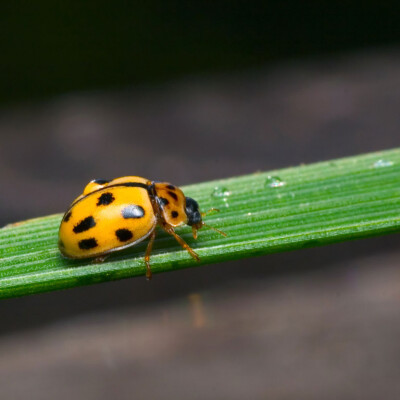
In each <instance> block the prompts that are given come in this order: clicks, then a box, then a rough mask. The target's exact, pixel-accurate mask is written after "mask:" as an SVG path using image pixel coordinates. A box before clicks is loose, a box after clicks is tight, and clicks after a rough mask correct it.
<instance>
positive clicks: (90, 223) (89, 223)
mask: <svg viewBox="0 0 400 400" xmlns="http://www.w3.org/2000/svg"><path fill="white" fill-rule="evenodd" d="M94 226H96V221H95V220H94V218H93V217H92V216H90V217H86V218H85V219H83V220H82V221H81V222H79V224H78V225H75V226H74V229H73V231H74V232H75V233H81V232H85V231H88V230H89V229H90V228H93V227H94Z"/></svg>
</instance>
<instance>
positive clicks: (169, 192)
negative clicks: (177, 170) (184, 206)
mask: <svg viewBox="0 0 400 400" xmlns="http://www.w3.org/2000/svg"><path fill="white" fill-rule="evenodd" d="M168 194H169V195H170V196H171V197H172V198H173V199H174V200H175V201H177V200H178V196H177V195H176V193H174V192H171V191H168Z"/></svg>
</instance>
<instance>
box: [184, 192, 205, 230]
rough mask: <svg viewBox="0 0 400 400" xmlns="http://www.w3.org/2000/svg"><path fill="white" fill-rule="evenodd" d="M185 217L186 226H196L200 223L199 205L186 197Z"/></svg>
mask: <svg viewBox="0 0 400 400" xmlns="http://www.w3.org/2000/svg"><path fill="white" fill-rule="evenodd" d="M186 215H187V218H188V222H187V224H188V225H196V224H198V223H199V222H201V214H200V211H199V205H198V204H197V201H196V200H193V199H192V198H191V197H186Z"/></svg>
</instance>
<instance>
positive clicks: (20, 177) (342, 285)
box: [0, 0, 400, 400]
mask: <svg viewBox="0 0 400 400" xmlns="http://www.w3.org/2000/svg"><path fill="white" fill-rule="evenodd" d="M0 10H1V12H0V28H1V35H0V49H1V56H0V178H1V182H2V190H1V195H0V225H4V224H7V223H10V222H15V221H18V220H22V219H26V218H32V217H36V216H41V215H47V214H52V213H59V212H63V211H64V210H65V209H66V207H67V206H68V205H69V203H70V202H71V200H72V199H73V198H74V197H75V196H76V195H78V194H79V193H80V192H81V190H82V188H83V187H84V185H85V184H86V183H87V182H88V181H89V180H91V179H94V178H113V177H117V176H123V175H140V176H144V177H147V178H149V179H156V180H167V181H170V182H172V183H174V184H176V185H179V186H181V185H185V184H189V183H194V182H200V181H204V180H211V179H216V178H223V177H229V176H233V175H239V174H247V173H252V172H254V171H257V170H268V169H275V168H280V167H286V166H290V165H298V164H300V163H310V162H316V161H320V160H327V159H331V158H338V157H344V156H349V155H353V154H359V153H363V152H369V151H377V150H382V149H386V148H391V147H396V146H398V145H399V129H400V117H399V115H400V113H399V104H400V47H399V43H400V30H399V29H398V15H399V11H400V3H398V2H394V1H386V2H378V1H368V0H366V1H364V2H362V3H361V2H357V1H353V2H350V1H329V2H328V1H318V2H313V1H310V2H298V1H297V2H296V1H281V2H271V1H266V2H244V1H236V2H232V1H229V2H228V1H220V2H201V3H194V2H161V1H157V0H156V1H151V2H142V3H139V2H125V1H124V2H123V1H114V2H112V3H111V2H99V1H97V2H94V1H87V2H74V1H68V0H65V1H63V2H58V1H57V2H50V1H39V2H34V3H32V2H28V1H16V2H8V3H4V4H2V5H1V6H0ZM398 241H399V236H398V235H391V236H386V237H380V238H374V239H366V240H362V241H354V242H351V243H342V244H335V245H331V246H327V247H323V248H317V249H307V250H301V251H295V252H292V253H285V254H274V255H270V256H265V257H260V258H254V259H247V260H242V261H236V262H229V263H228V262H227V263H224V264H220V265H210V266H204V267H201V268H192V269H189V270H181V271H177V272H171V273H168V274H160V275H156V276H155V277H154V279H153V280H152V281H151V282H150V283H149V282H146V281H145V279H144V278H143V279H140V278H137V279H129V280H125V281H119V282H112V283H106V284H100V285H95V286H90V287H82V288H77V289H72V290H67V291H60V292H54V293H48V294H42V295H35V296H29V297H24V298H19V299H10V300H2V301H1V305H0V318H1V324H0V387H1V391H2V398H5V399H25V398H26V397H27V395H29V398H31V399H54V398H58V399H71V398H75V399H89V400H90V399H109V398H110V397H112V396H113V397H114V398H117V399H132V398H133V399H135V400H138V399H156V398H166V399H170V398H171V399H172V398H173V399H243V398H250V399H266V398H268V399H296V400H299V399H321V398H323V399H355V398H363V399H376V398H382V397H383V396H385V398H388V399H395V398H399V395H400V379H399V378H400V361H399V360H400V345H399V340H398V338H399V334H400V311H399V306H400V270H399V268H398V265H399V261H400V250H399V246H398Z"/></svg>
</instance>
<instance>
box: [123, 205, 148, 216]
mask: <svg viewBox="0 0 400 400" xmlns="http://www.w3.org/2000/svg"><path fill="white" fill-rule="evenodd" d="M122 216H123V217H124V218H125V219H128V218H142V217H143V216H144V210H143V207H141V206H138V205H136V204H130V205H129V206H126V207H125V208H123V209H122Z"/></svg>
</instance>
